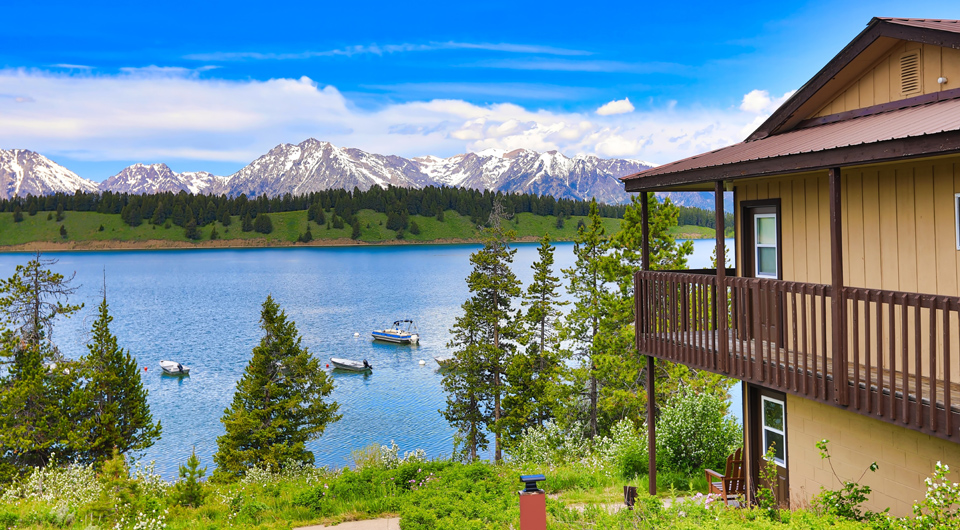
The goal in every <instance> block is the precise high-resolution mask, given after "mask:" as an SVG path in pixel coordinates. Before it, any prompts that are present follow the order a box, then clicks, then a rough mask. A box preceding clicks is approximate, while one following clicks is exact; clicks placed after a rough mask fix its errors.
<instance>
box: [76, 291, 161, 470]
mask: <svg viewBox="0 0 960 530" xmlns="http://www.w3.org/2000/svg"><path fill="white" fill-rule="evenodd" d="M112 321H113V317H112V316H110V313H109V311H108V308H107V297H106V293H104V297H103V301H102V302H101V303H100V308H99V310H98V317H97V320H96V321H95V322H94V323H93V328H92V330H91V334H92V337H93V338H92V341H91V342H90V344H88V345H87V350H88V352H87V355H85V356H84V358H83V359H82V360H81V363H80V365H81V366H82V367H83V368H82V372H81V373H82V377H83V379H84V380H85V381H86V384H85V385H84V386H83V389H82V391H81V392H80V393H79V395H80V398H79V399H78V400H77V401H78V402H77V403H76V405H75V407H76V411H77V416H78V417H79V418H83V420H82V423H81V427H80V429H79V430H80V432H82V433H83V434H84V436H85V437H86V440H85V441H84V450H83V452H82V453H83V455H82V458H81V459H82V460H85V461H88V462H103V461H105V460H106V459H108V458H109V457H110V456H111V454H112V453H113V451H114V450H117V451H118V452H119V453H120V454H124V455H125V454H127V453H129V452H138V451H142V450H144V449H146V448H148V447H150V446H151V445H153V443H154V442H155V441H157V440H158V439H159V438H160V433H161V428H160V422H159V421H158V422H156V423H153V416H152V415H151V414H150V406H149V405H148V404H147V390H146V389H145V388H143V382H142V381H141V380H140V370H139V368H138V366H137V360H136V359H134V357H133V356H132V355H130V352H129V351H124V350H123V349H122V348H120V346H118V344H117V337H116V336H115V335H113V333H111V332H110V323H111V322H112Z"/></svg>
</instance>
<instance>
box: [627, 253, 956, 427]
mask: <svg viewBox="0 0 960 530" xmlns="http://www.w3.org/2000/svg"><path fill="white" fill-rule="evenodd" d="M698 272H701V271H698ZM635 281H636V314H637V348H638V350H639V351H640V353H641V354H644V355H650V356H653V357H657V358H660V359H666V360H669V361H673V362H677V363H681V364H684V365H688V366H691V367H694V368H699V369H704V370H709V371H712V372H716V373H720V374H724V375H728V376H730V377H734V378H737V379H741V380H743V381H747V382H749V383H753V384H757V385H760V386H764V387H767V388H771V389H775V390H779V391H782V392H788V393H791V394H795V395H798V396H802V397H805V398H808V399H813V400H816V401H820V402H823V403H827V404H830V405H834V406H838V407H842V408H846V409H848V410H854V411H857V412H859V413H861V414H864V415H867V416H871V417H874V418H877V419H882V420H885V421H888V422H891V423H895V424H898V425H902V426H904V427H908V428H912V429H915V430H918V431H921V432H924V433H927V434H930V435H933V436H937V437H940V438H944V439H948V440H953V441H960V433H958V427H960V384H958V383H960V298H957V297H950V296H933V295H924V294H917V293H905V292H897V291H883V290H877V289H863V288H855V287H842V288H840V289H838V290H837V291H839V292H838V293H835V292H834V288H833V287H832V286H830V285H821V284H811V283H799V282H788V281H780V280H767V279H756V278H739V277H732V276H721V277H719V278H718V277H717V276H716V275H712V274H702V273H701V274H695V273H691V272H690V271H686V272H654V271H640V272H637V273H636V276H635ZM835 295H839V296H840V300H839V301H836V300H833V297H834V296H835ZM836 311H839V313H840V314H839V315H834V312H836ZM834 328H838V329H836V330H835V329H834ZM835 332H836V333H837V334H836V335H835V334H834V333H835Z"/></svg>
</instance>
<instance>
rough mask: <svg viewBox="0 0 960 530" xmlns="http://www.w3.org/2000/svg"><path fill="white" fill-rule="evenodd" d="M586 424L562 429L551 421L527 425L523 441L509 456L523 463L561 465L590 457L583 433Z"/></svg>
mask: <svg viewBox="0 0 960 530" xmlns="http://www.w3.org/2000/svg"><path fill="white" fill-rule="evenodd" d="M582 431H583V428H582V426H581V425H579V424H573V425H571V427H570V428H569V429H563V428H562V427H560V426H559V425H557V424H556V423H554V422H552V421H548V422H546V423H544V424H543V426H542V427H540V426H537V425H534V426H532V427H528V428H527V429H526V430H525V431H524V432H523V435H522V436H521V437H520V442H519V443H518V444H517V445H516V447H514V448H513V449H511V450H509V451H508V455H509V456H510V458H511V459H512V460H513V461H515V462H517V463H518V464H520V465H527V464H530V465H559V464H569V463H579V462H582V461H583V460H584V459H585V458H589V457H590V456H591V455H590V445H589V444H588V443H587V441H586V440H584V438H583V435H582V434H581V433H582Z"/></svg>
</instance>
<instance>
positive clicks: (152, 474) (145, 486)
mask: <svg viewBox="0 0 960 530" xmlns="http://www.w3.org/2000/svg"><path fill="white" fill-rule="evenodd" d="M130 475H131V478H133V480H134V481H136V482H138V483H139V484H140V491H142V492H143V493H146V494H147V495H151V496H154V497H163V496H164V495H166V493H167V489H169V488H170V483H169V482H167V481H166V480H163V477H162V476H161V475H160V473H157V463H156V461H153V460H151V461H150V462H149V463H146V464H145V463H143V462H142V461H139V460H138V461H136V462H134V463H133V468H132V469H131V470H130Z"/></svg>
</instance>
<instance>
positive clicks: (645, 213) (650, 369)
mask: <svg viewBox="0 0 960 530" xmlns="http://www.w3.org/2000/svg"><path fill="white" fill-rule="evenodd" d="M640 219H641V221H642V222H641V224H642V225H643V238H642V246H643V248H642V249H641V253H642V254H641V255H642V265H643V270H645V271H648V270H650V211H649V209H648V208H647V192H645V191H641V192H640ZM636 295H637V293H634V296H636ZM638 324H639V320H638ZM645 324H646V323H645ZM640 330H641V328H640V326H637V329H636V332H637V333H639V332H640ZM653 365H654V363H653V357H652V356H650V355H647V455H648V456H647V463H648V468H647V477H648V478H649V480H650V488H649V490H650V495H656V494H657V427H656V423H655V415H654V411H655V410H656V407H657V395H656V387H655V385H654V380H653V375H654V366H653Z"/></svg>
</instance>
